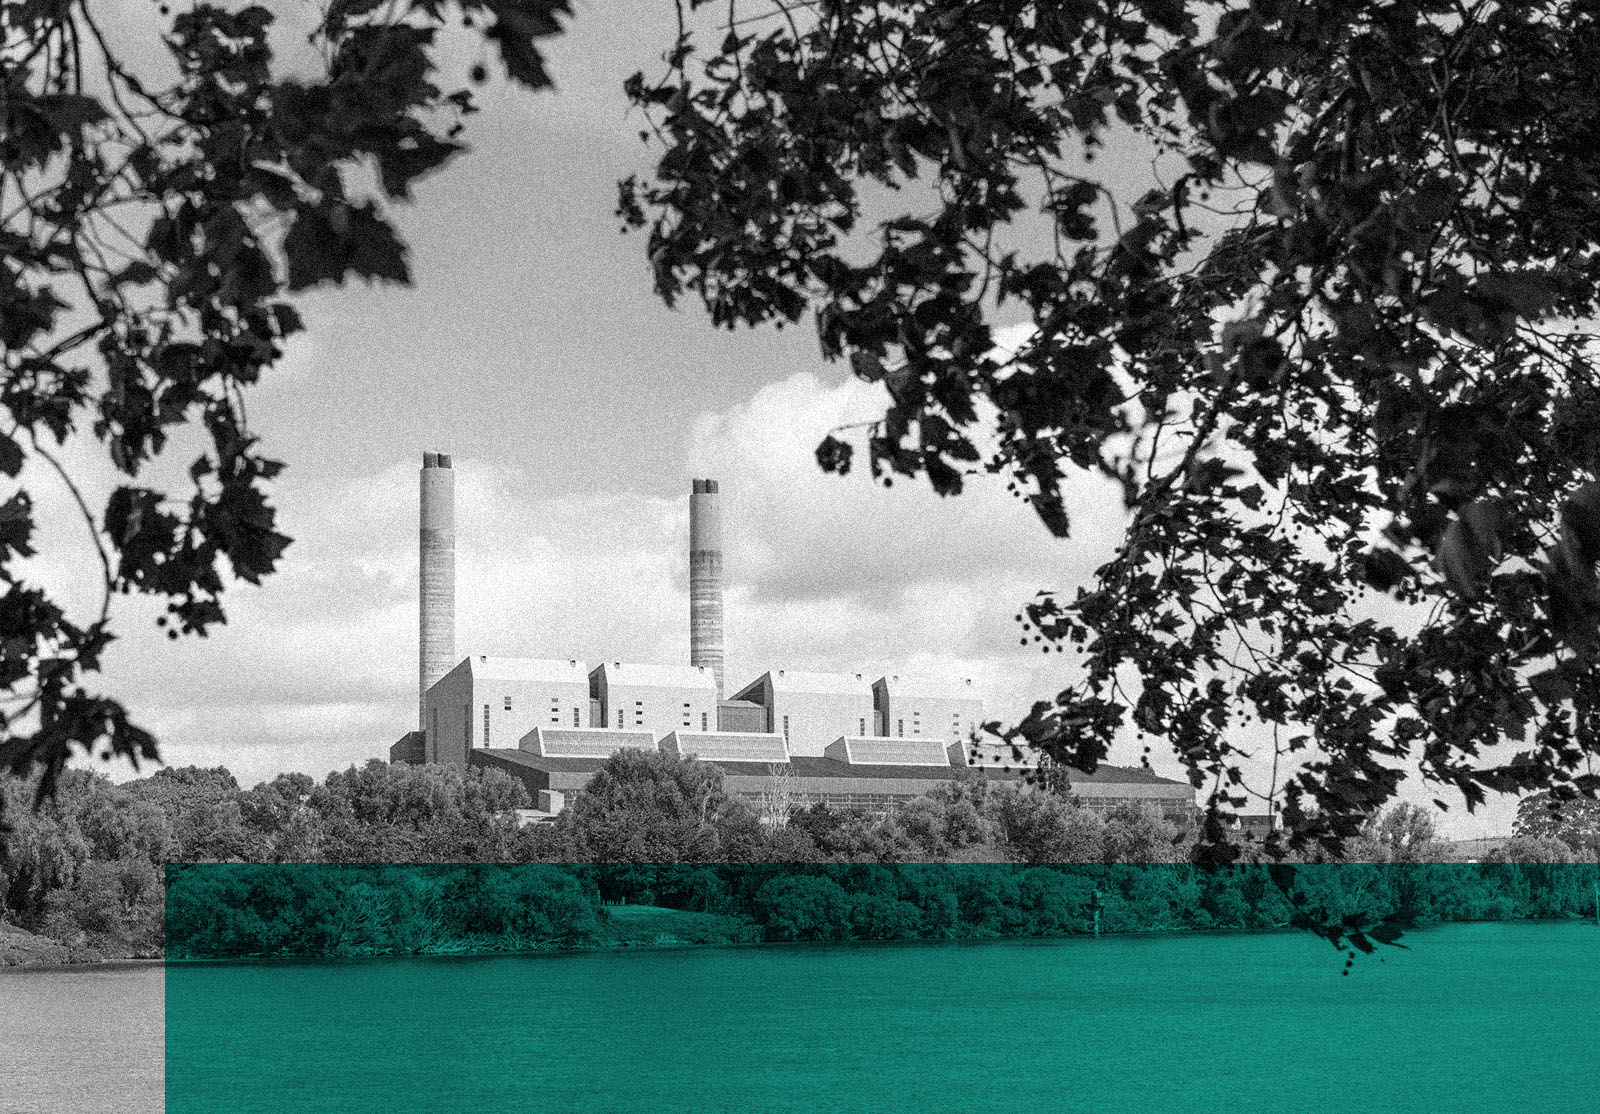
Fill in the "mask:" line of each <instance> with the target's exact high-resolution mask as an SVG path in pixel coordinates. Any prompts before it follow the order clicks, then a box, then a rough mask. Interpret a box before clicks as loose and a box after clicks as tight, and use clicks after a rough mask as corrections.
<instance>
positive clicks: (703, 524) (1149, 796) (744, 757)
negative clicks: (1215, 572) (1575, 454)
mask: <svg viewBox="0 0 1600 1114" xmlns="http://www.w3.org/2000/svg"><path fill="white" fill-rule="evenodd" d="M420 494H421V535H420V553H419V571H420V576H419V588H420V599H419V630H418V633H419V654H418V671H419V682H420V691H419V694H418V707H419V716H418V725H417V730H415V731H411V732H408V733H407V734H406V735H405V736H404V737H402V738H401V739H400V740H399V741H398V742H397V743H395V744H394V746H393V747H391V748H390V752H389V754H390V760H391V761H395V762H414V763H424V762H437V763H447V764H454V765H475V766H482V767H489V768H496V769H501V770H504V771H506V772H507V773H509V774H511V775H512V776H513V777H516V778H517V779H518V780H520V781H521V782H523V783H524V784H525V785H526V786H527V787H528V789H529V791H530V792H531V793H532V794H533V796H534V799H535V800H536V801H537V802H538V803H539V810H540V811H542V812H544V813H546V814H552V813H555V812H559V811H561V809H562V807H563V806H564V805H565V804H566V803H567V802H569V801H570V799H571V797H572V795H573V794H575V793H581V792H582V791H583V788H584V786H586V785H587V784H588V782H589V779H590V778H592V777H593V776H594V775H595V774H596V773H597V772H598V771H599V769H600V768H601V766H602V765H603V764H604V763H605V762H606V760H607V759H608V758H609V757H610V756H611V755H613V754H615V753H616V752H617V751H619V750H622V749H626V748H631V749H637V750H643V751H659V752H662V753H665V754H671V755H675V756H680V757H694V758H697V759H699V760H701V761H705V762H710V763H712V764H714V765H716V766H717V767H718V768H719V769H720V770H721V772H722V775H723V780H724V784H725V786H726V787H727V789H728V790H729V791H730V792H733V793H736V794H741V795H745V796H749V797H761V796H764V795H767V794H769V793H771V792H773V790H774V786H775V785H776V784H777V783H778V782H779V781H781V782H782V785H783V789H784V792H785V793H787V794H788V795H789V797H790V798H791V799H792V800H794V801H796V802H797V803H799V804H801V805H802V806H803V805H804V804H808V803H823V804H826V805H828V806H829V807H831V808H837V809H851V810H861V809H871V810H881V809H884V808H888V807H892V806H893V805H894V804H896V803H897V802H901V801H905V800H908V799H911V798H914V797H918V796H921V795H923V794H925V793H927V792H929V791H930V790H931V789H933V788H935V787H936V786H938V785H940V784H943V783H947V782H949V781H951V780H952V779H954V778H956V777H958V776H966V775H963V774H962V773H961V769H962V768H963V767H966V766H967V765H968V753H967V746H968V743H969V741H970V740H972V739H974V738H975V737H976V736H977V733H978V731H979V729H980V727H981V725H982V723H983V701H982V699H981V698H980V696H979V695H978V693H977V692H976V691H975V690H974V688H973V686H972V682H971V681H970V680H963V681H946V680H941V679H939V678H934V677H928V676H920V675H913V674H901V673H889V674H886V675H882V676H876V677H873V676H870V675H868V674H866V673H860V672H840V673H826V672H807V671H801V670H793V669H772V670H768V671H767V672H765V673H762V674H761V675H760V676H759V677H757V678H756V679H755V680H753V681H751V682H749V683H748V684H746V685H745V686H744V687H743V688H740V689H738V690H737V691H736V692H735V693H734V695H733V696H732V698H731V699H730V698H725V692H726V689H725V687H724V680H725V669H726V662H725V660H724V655H723V620H724V614H723V574H724V567H725V566H724V564H723V554H722V516H721V509H720V504H719V498H720V488H719V485H718V483H717V481H715V480H700V479H697V480H695V481H694V482H693V486H692V490H691V492H690V507H689V511H690V514H689V551H690V552H689V581H690V584H689V632H688V633H689V662H688V664H687V665H682V666H669V665H658V664H640V663H633V662H621V661H606V662H600V663H599V664H597V665H595V666H594V667H593V668H591V667H590V666H589V664H588V663H587V662H585V661H582V660H579V659H577V658H564V659H563V658H505V657H486V656H482V655H477V656H468V657H464V658H461V659H455V657H454V655H455V540H456V522H455V506H454V499H455V481H454V472H453V470H452V467H451V458H450V457H449V456H448V455H447V454H443V453H426V454H424V455H423V465H422V473H421V493H420ZM974 774H975V776H980V777H988V778H998V779H1002V780H1015V779H1016V778H1018V777H1019V776H1021V774H1020V771H1019V770H1017V769H1014V768H1011V769H994V768H988V769H982V770H979V771H974ZM1072 783H1073V792H1074V793H1075V795H1077V796H1078V798H1079V799H1080V800H1081V801H1083V802H1084V803H1085V804H1088V805H1090V807H1099V808H1109V807H1111V806H1112V805H1113V804H1116V803H1122V802H1137V803H1141V804H1145V805H1149V806H1152V807H1154V808H1156V809H1157V810H1159V811H1161V812H1162V813H1164V814H1167V815H1176V814H1179V813H1182V812H1186V811H1190V810H1192V809H1193V806H1194V791H1193V789H1192V788H1191V787H1190V786H1189V785H1187V784H1185V783H1183V782H1177V781H1172V780H1170V779H1167V778H1160V777H1157V776H1156V775H1155V774H1154V773H1152V772H1151V771H1149V770H1126V769H1121V768H1117V767H1107V766H1102V767H1101V768H1100V769H1099V770H1097V771H1096V772H1095V773H1093V774H1084V773H1082V772H1074V773H1073V776H1072Z"/></svg>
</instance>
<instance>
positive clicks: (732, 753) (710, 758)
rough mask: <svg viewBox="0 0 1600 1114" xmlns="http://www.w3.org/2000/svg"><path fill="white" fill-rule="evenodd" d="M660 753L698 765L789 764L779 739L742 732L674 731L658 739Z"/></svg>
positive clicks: (779, 736) (787, 750)
mask: <svg viewBox="0 0 1600 1114" xmlns="http://www.w3.org/2000/svg"><path fill="white" fill-rule="evenodd" d="M661 751H662V753H663V754H675V755H677V756H679V757H680V758H687V757H691V756H692V757H695V758H698V759H700V760H701V761H702V762H773V763H778V764H784V763H787V762H788V761H789V748H788V747H787V746H785V745H784V741H783V736H782V735H777V734H767V733H766V732H761V733H756V732H745V731H674V732H672V733H671V734H670V735H668V736H667V737H666V738H665V739H662V740H661Z"/></svg>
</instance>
